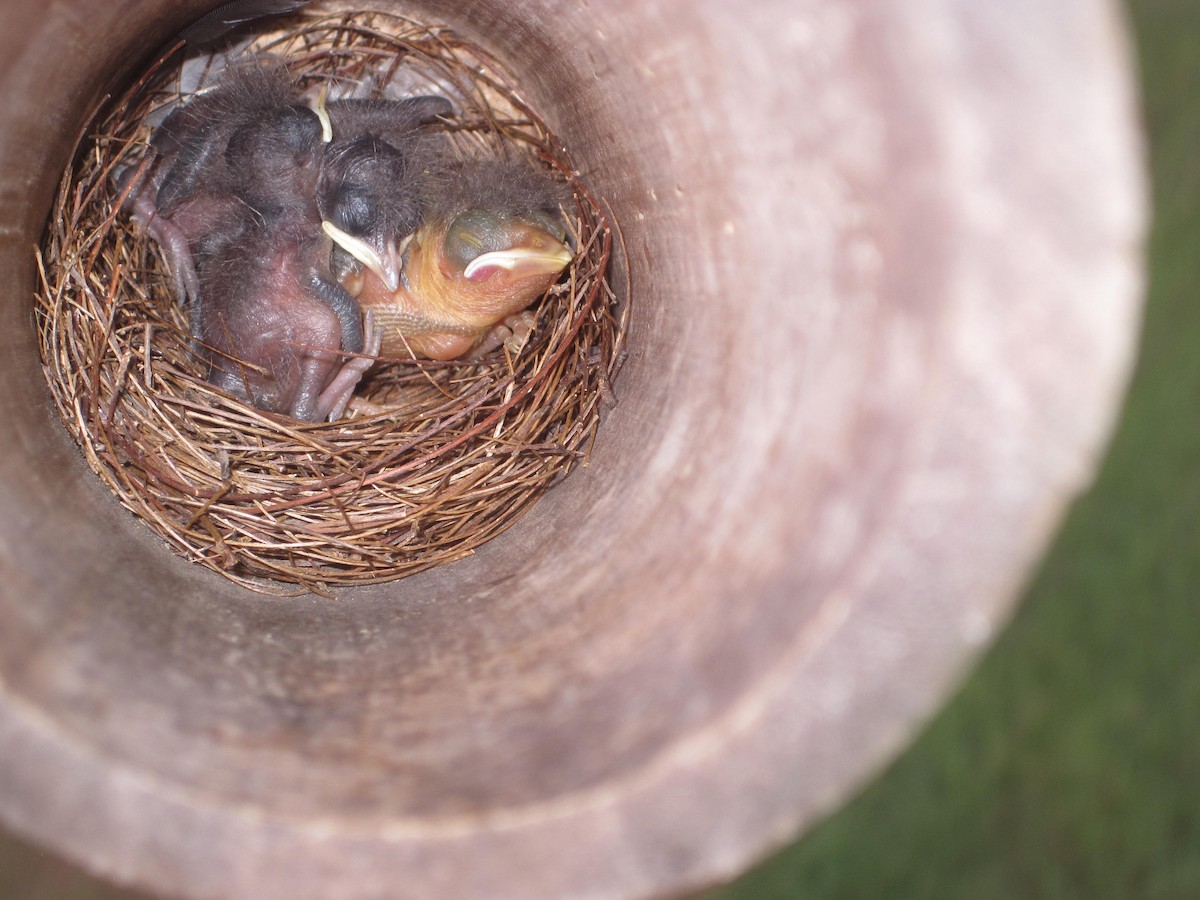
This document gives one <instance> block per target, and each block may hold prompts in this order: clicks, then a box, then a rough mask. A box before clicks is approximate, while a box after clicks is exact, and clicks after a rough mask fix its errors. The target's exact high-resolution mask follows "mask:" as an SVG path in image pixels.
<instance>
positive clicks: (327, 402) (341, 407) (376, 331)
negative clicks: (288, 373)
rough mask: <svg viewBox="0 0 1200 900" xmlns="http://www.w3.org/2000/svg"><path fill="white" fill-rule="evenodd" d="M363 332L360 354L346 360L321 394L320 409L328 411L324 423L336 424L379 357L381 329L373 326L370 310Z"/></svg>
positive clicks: (381, 341) (381, 344)
mask: <svg viewBox="0 0 1200 900" xmlns="http://www.w3.org/2000/svg"><path fill="white" fill-rule="evenodd" d="M363 330H364V331H365V333H366V344H365V345H364V346H363V352H362V354H361V355H360V356H352V357H351V358H350V359H348V360H346V362H345V363H344V364H343V365H342V367H341V369H339V370H338V373H337V375H335V376H334V377H333V381H331V382H330V383H329V386H328V387H326V388H325V390H323V391H322V392H321V399H320V407H321V408H322V409H324V408H328V409H329V412H328V414H327V415H326V421H329V422H336V421H337V420H338V419H340V418H341V417H342V416H343V414H345V412H346V407H347V405H349V403H350V398H351V397H352V396H353V395H354V389H355V388H356V387H358V383H359V382H360V381H362V377H363V376H364V375H365V374H367V370H368V369H370V368H371V366H373V365H375V361H376V360H377V359H378V357H379V352H380V350H381V349H382V347H383V328H382V327H380V326H377V325H376V324H375V318H374V316H373V315H372V314H371V310H367V313H366V316H365V319H364V322H363Z"/></svg>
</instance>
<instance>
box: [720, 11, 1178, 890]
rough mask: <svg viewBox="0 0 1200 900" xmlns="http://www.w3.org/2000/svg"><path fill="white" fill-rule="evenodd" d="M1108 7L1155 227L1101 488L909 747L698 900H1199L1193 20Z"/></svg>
mask: <svg viewBox="0 0 1200 900" xmlns="http://www.w3.org/2000/svg"><path fill="white" fill-rule="evenodd" d="M982 2H988V0H982ZM1127 7H1128V9H1129V10H1130V13H1131V15H1132V22H1133V25H1134V28H1135V31H1136V40H1137V44H1138V53H1139V56H1140V62H1141V66H1142V78H1143V91H1144V104H1145V107H1144V109H1145V116H1146V124H1147V128H1148V131H1149V137H1150V159H1151V170H1152V176H1153V197H1154V205H1155V221H1154V227H1153V232H1152V235H1151V241H1150V276H1151V278H1150V282H1151V283H1150V297H1149V307H1148V310H1147V321H1146V325H1145V331H1144V334H1143V337H1142V348H1141V359H1140V363H1139V366H1138V370H1137V374H1136V377H1135V379H1134V384H1133V387H1132V392H1131V395H1130V398H1129V402H1128V404H1127V405H1126V408H1125V410H1124V413H1123V416H1122V419H1121V423H1120V428H1119V431H1118V433H1117V436H1116V439H1115V442H1114V444H1113V446H1112V448H1111V452H1110V453H1109V454H1108V457H1107V459H1106V461H1105V465H1104V468H1103V470H1102V472H1101V474H1100V477H1099V480H1098V481H1097V483H1096V485H1095V487H1094V489H1093V490H1092V491H1091V493H1090V494H1089V495H1088V496H1087V497H1085V498H1084V499H1083V500H1082V501H1081V502H1080V503H1079V504H1078V505H1077V506H1076V508H1075V509H1074V510H1073V512H1072V514H1071V516H1070V518H1069V520H1068V522H1067V524H1066V527H1065V528H1064V530H1063V532H1062V533H1061V534H1060V536H1059V538H1058V541H1057V543H1056V545H1055V547H1054V548H1053V550H1052V552H1051V554H1050V556H1049V557H1048V558H1047V559H1046V561H1045V563H1044V564H1043V566H1042V568H1041V571H1040V572H1039V573H1038V574H1037V577H1036V579H1035V581H1034V583H1033V584H1032V585H1031V586H1030V589H1029V592H1028V597H1027V598H1026V602H1025V603H1024V605H1023V606H1022V607H1021V609H1020V610H1019V612H1018V613H1017V615H1016V617H1015V619H1014V621H1013V623H1012V625H1011V627H1009V628H1008V630H1007V631H1006V632H1005V633H1004V634H1003V635H1002V636H1001V638H1000V640H999V641H998V642H997V643H996V645H995V646H994V647H993V649H992V650H991V652H990V653H989V654H988V656H987V657H986V659H985V660H984V662H983V664H982V666H981V667H980V668H979V669H978V670H977V671H976V672H975V673H974V675H973V677H972V678H971V679H970V680H969V682H968V683H967V684H966V685H965V686H964V687H963V689H962V690H961V692H960V693H959V695H958V696H957V697H956V698H955V699H954V701H953V702H952V703H951V704H950V706H949V707H947V709H946V710H945V711H944V712H943V713H942V714H941V715H940V716H939V717H938V718H937V719H936V720H935V721H934V722H933V724H932V725H931V726H930V727H929V728H928V729H927V731H926V732H925V733H924V734H923V735H922V736H921V738H920V740H919V741H918V742H917V743H916V744H915V745H914V746H913V747H912V748H911V749H910V750H909V751H908V752H907V753H906V754H905V755H904V756H903V757H901V758H900V760H898V761H897V762H896V764H895V765H893V766H892V767H891V769H889V770H888V771H887V772H885V773H884V774H883V776H882V777H881V778H879V779H878V780H877V781H876V782H875V783H874V784H872V785H870V786H869V787H868V788H867V789H866V790H865V791H864V792H863V793H862V794H861V795H860V796H859V797H858V798H857V799H855V800H854V801H853V802H852V803H850V804H849V805H848V806H847V807H845V808H844V809H842V810H841V811H840V812H838V813H837V814H836V815H834V816H833V817H832V818H830V819H829V820H828V821H826V822H825V823H824V824H822V825H820V826H818V827H817V828H816V829H815V830H813V831H812V832H810V833H809V834H808V836H807V837H806V838H804V839H803V840H802V841H801V842H800V843H798V844H796V845H794V846H792V847H790V848H788V849H786V850H784V851H783V852H781V853H779V854H778V855H777V856H776V857H775V858H773V859H771V860H769V861H768V862H767V863H765V864H764V865H762V866H761V867H760V868H758V869H757V870H755V871H754V872H752V873H750V874H749V875H747V876H745V877H744V878H742V879H741V880H740V881H738V882H737V883H736V884H734V885H733V886H731V887H729V888H726V889H725V890H722V891H717V892H714V893H713V894H712V895H711V897H710V898H709V900H749V898H754V900H775V898H789V900H792V898H969V900H1014V898H1039V900H1040V898H1064V900H1075V898H1078V900H1107V898H1112V900H1142V898H1146V900H1149V898H1162V900H1166V898H1170V900H1191V898H1200V27H1198V26H1200V2H1198V0H1130V2H1129V3H1128V4H1127Z"/></svg>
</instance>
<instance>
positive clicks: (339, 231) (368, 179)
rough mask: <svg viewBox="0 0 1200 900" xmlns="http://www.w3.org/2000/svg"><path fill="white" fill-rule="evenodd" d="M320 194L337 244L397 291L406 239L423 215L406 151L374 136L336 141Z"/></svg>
mask: <svg viewBox="0 0 1200 900" xmlns="http://www.w3.org/2000/svg"><path fill="white" fill-rule="evenodd" d="M317 198H318V206H319V207H320V210H321V217H322V223H321V226H322V228H323V229H324V231H325V233H326V234H327V235H329V237H330V238H331V239H332V240H333V242H334V244H335V245H336V246H337V247H339V248H341V250H343V251H345V252H346V253H347V254H349V255H350V256H351V257H353V258H354V259H355V260H357V261H358V262H359V263H361V264H362V265H363V266H365V267H366V268H367V269H368V270H370V271H371V272H372V273H374V275H375V276H376V277H377V278H378V279H379V280H380V281H382V282H383V284H384V285H385V286H386V287H387V288H388V290H392V291H394V290H396V288H397V286H398V285H399V283H400V265H401V262H400V260H401V254H402V253H403V242H404V241H405V240H406V239H407V238H408V236H409V235H410V234H411V233H412V231H413V229H414V228H415V227H416V225H417V222H418V221H419V219H420V216H421V202H420V192H419V191H418V190H417V187H416V185H415V184H414V183H413V178H412V174H411V167H410V165H409V161H408V159H407V157H406V155H405V154H404V153H402V152H401V151H400V150H397V149H396V148H395V147H393V146H392V145H391V144H388V143H387V142H386V141H383V140H382V139H380V138H378V137H376V136H375V135H372V134H364V135H359V136H358V137H356V138H354V139H352V140H347V141H340V142H335V143H332V144H330V145H329V149H328V150H327V152H326V154H325V162H324V165H323V167H322V172H321V183H320V187H319V189H318V192H317ZM339 268H341V269H342V271H343V274H345V268H346V267H344V266H343V267H339Z"/></svg>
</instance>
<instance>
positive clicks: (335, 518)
mask: <svg viewBox="0 0 1200 900" xmlns="http://www.w3.org/2000/svg"><path fill="white" fill-rule="evenodd" d="M289 25H290V27H289V28H287V29H286V30H276V31H272V32H270V33H264V34H261V35H259V36H257V37H255V38H253V39H251V40H249V41H248V42H244V44H243V51H242V52H252V53H259V52H269V53H272V54H275V55H277V56H281V57H283V58H284V59H286V60H287V62H288V65H289V68H290V70H291V71H292V73H293V74H294V75H295V76H297V77H298V78H299V79H300V81H301V84H302V85H308V84H319V83H321V82H324V81H326V80H330V79H332V80H334V81H335V82H354V83H358V84H363V83H366V84H368V85H371V86H372V89H373V90H374V91H375V92H376V93H377V94H383V93H384V92H387V91H389V90H391V92H392V93H393V94H395V93H397V91H398V90H400V88H398V87H395V86H396V85H403V86H404V88H405V89H406V92H407V93H441V94H443V95H445V96H448V97H449V98H450V99H451V100H452V101H453V102H454V104H455V106H456V107H457V108H458V110H460V114H459V116H458V117H457V118H456V119H455V120H454V121H452V122H450V123H448V124H447V126H446V127H447V130H448V131H449V132H450V138H451V140H452V141H453V142H454V145H455V148H456V150H457V151H458V152H460V153H462V154H463V155H480V154H491V155H509V156H512V155H514V154H519V155H524V156H525V157H527V158H529V159H530V160H531V161H533V162H535V163H536V164H538V165H542V166H547V167H549V168H551V169H552V170H554V171H555V172H556V173H557V175H556V177H560V178H561V179H563V180H565V181H566V182H567V183H568V184H569V185H570V186H571V187H572V189H573V193H574V198H575V199H574V204H573V208H572V209H569V210H567V211H566V212H567V219H568V222H569V226H570V230H571V231H572V233H573V242H574V246H575V249H576V259H575V262H574V263H572V264H571V266H570V267H569V268H568V270H567V272H566V273H565V275H564V278H563V279H562V280H561V281H560V282H559V283H558V284H557V285H556V286H555V287H553V288H551V290H550V291H549V292H548V293H547V294H546V295H545V296H544V297H543V298H542V299H541V300H540V301H539V302H538V303H536V304H535V305H534V307H533V308H532V309H533V312H534V313H535V314H536V318H537V327H536V330H535V331H534V333H533V335H532V336H531V338H530V339H529V341H528V343H527V344H526V345H525V346H524V347H523V348H521V349H520V351H519V352H518V353H515V354H514V353H513V352H512V351H511V350H510V349H508V348H503V347H502V348H500V350H498V351H497V352H495V353H493V354H491V355H489V356H488V357H486V358H484V359H483V360H482V361H471V362H454V363H438V362H430V361H416V362H413V361H408V362H400V361H395V362H391V363H386V364H382V365H379V366H376V367H375V369H374V370H373V371H372V374H371V375H370V376H368V380H367V382H366V383H364V384H363V385H360V388H359V392H358V396H359V397H360V398H361V399H360V400H358V401H356V408H355V411H354V413H353V414H352V415H351V416H350V417H349V418H346V419H343V420H340V421H338V422H334V423H328V424H306V423H301V422H297V421H295V420H292V419H289V418H287V417H284V416H279V415H275V414H268V413H264V412H261V411H259V410H256V409H253V408H250V407H248V406H246V405H245V404H243V403H241V402H239V401H237V400H235V399H233V398H231V397H228V396H226V395H224V394H222V393H221V392H219V391H217V390H216V389H215V388H213V387H212V386H211V385H209V384H208V383H207V382H206V381H205V380H204V371H205V370H204V365H203V362H202V361H201V360H199V359H198V358H197V357H196V355H195V354H194V352H193V351H192V349H191V347H190V344H189V335H188V326H187V317H186V313H185V312H184V311H183V310H181V309H180V308H179V307H178V306H177V305H176V303H175V301H174V297H173V294H172V291H171V288H170V279H169V277H168V270H167V266H166V262H165V259H164V258H163V256H162V254H161V252H160V251H159V248H158V247H157V245H155V244H154V242H153V241H151V240H149V239H148V238H147V237H146V236H145V235H144V234H143V233H141V230H140V229H139V227H138V226H136V225H135V224H134V223H132V222H131V221H130V218H129V216H128V215H127V214H126V213H125V212H123V211H122V210H121V209H120V204H121V199H122V198H121V197H120V196H119V192H118V189H117V187H116V181H115V179H114V174H115V173H116V172H118V171H120V170H121V169H123V168H125V167H127V166H130V165H136V164H137V163H138V161H139V160H140V159H141V158H143V155H144V154H145V152H146V147H147V141H148V138H149V135H150V129H151V126H150V124H149V123H150V122H152V121H155V120H156V117H158V118H161V115H162V113H163V111H164V110H165V109H166V108H169V107H170V106H171V105H173V104H176V103H178V102H179V101H180V99H181V96H183V95H182V94H181V83H182V80H183V79H182V76H181V72H180V69H179V67H178V56H179V54H178V53H175V54H174V55H172V54H171V53H170V52H168V53H167V54H164V56H163V57H162V58H160V60H159V61H158V62H157V63H156V64H155V65H153V66H151V68H150V69H149V70H148V71H147V72H146V74H145V75H144V76H143V77H142V78H141V79H140V80H139V82H138V83H136V84H135V85H134V86H133V87H132V88H131V89H130V90H129V91H128V92H127V94H126V95H125V96H122V97H119V98H116V99H115V101H114V102H112V103H110V104H109V105H108V106H106V107H104V108H102V109H100V110H99V111H98V113H97V115H96V117H95V119H94V122H95V123H96V124H95V127H93V128H91V129H90V131H89V133H88V134H87V135H86V136H85V137H84V139H83V140H82V141H81V144H80V150H79V152H78V153H77V155H76V160H75V163H74V165H73V166H72V168H71V170H70V171H68V172H67V173H66V175H65V176H64V179H63V182H62V187H61V189H60V192H59V195H58V200H57V207H56V211H55V213H54V215H53V217H52V221H51V223H50V226H49V229H48V232H47V236H46V239H45V241H44V243H43V246H42V247H41V249H40V252H39V265H40V272H41V284H40V288H39V292H38V296H37V320H38V328H39V333H40V341H41V352H42V359H43V364H44V368H45V373H46V377H47V380H48V381H49V384H50V388H51V391H52V393H53V395H54V399H55V401H56V403H57V405H58V408H59V411H60V412H61V414H62V417H63V419H64V421H65V422H66V424H67V427H68V429H69V430H70V431H71V433H72V434H73V435H74V437H75V438H76V440H77V441H78V443H79V445H80V447H81V448H82V450H83V453H84V456H85V457H86V459H87V461H88V463H89V464H90V466H91V468H92V469H93V470H94V471H95V472H96V473H97V474H98V475H99V476H100V478H101V479H103V481H104V482H105V483H106V484H107V485H108V486H109V487H110V488H111V489H112V491H113V492H114V493H115V494H116V496H117V497H118V498H119V500H120V501H121V503H123V504H124V505H125V506H126V507H127V508H128V509H130V510H131V511H133V512H134V513H135V514H136V515H138V516H140V517H141V518H142V519H143V520H144V521H145V522H146V523H148V524H149V525H150V526H151V527H152V528H153V529H154V530H155V531H156V532H157V533H158V534H159V535H161V536H162V538H163V539H164V540H165V541H166V542H167V543H168V544H169V545H170V546H171V547H173V548H174V549H175V550H176V551H177V552H179V553H180V554H182V555H183V556H185V557H187V558H188V559H191V560H194V561H196V562H198V563H200V564H202V565H205V566H208V567H210V568H212V569H214V570H216V571H218V572H220V573H222V574H224V575H225V576H227V577H229V578H231V579H233V580H235V581H238V582H240V583H242V584H245V585H247V586H249V587H252V588H254V589H257V590H262V591H268V592H273V593H288V592H291V591H295V590H296V588H290V589H289V588H286V587H285V586H284V585H282V584H279V582H284V583H289V584H293V585H299V586H300V589H302V590H308V591H313V592H317V593H328V592H329V590H330V588H331V587H332V586H334V585H348V584H364V583H372V582H379V581H385V580H389V579H394V578H398V577H401V576H405V575H409V574H412V573H414V572H418V571H421V570H423V569H427V568H430V567H432V566H436V565H439V564H442V563H446V562H450V561H452V560H455V559H459V558H461V557H463V556H465V555H468V554H469V553H471V551H472V549H473V548H475V547H477V546H479V545H480V544H482V543H483V542H485V541H487V540H488V539H490V538H492V537H494V536H495V535H497V534H499V533H500V532H502V531H503V530H505V529H506V528H508V527H509V526H510V525H512V524H513V523H514V522H515V521H516V520H517V519H518V518H519V517H520V516H521V515H522V514H523V513H524V512H525V511H526V510H527V509H528V508H529V507H530V505H531V504H532V503H533V502H534V501H535V500H536V499H537V498H538V497H539V496H540V495H541V494H542V493H543V492H544V491H545V490H546V489H547V488H548V487H549V486H551V485H552V484H553V483H555V482H556V481H557V480H558V479H561V478H562V477H563V476H564V475H566V474H567V473H568V472H569V471H570V470H571V469H572V468H573V467H574V466H575V465H577V464H580V463H586V461H587V457H588V453H589V452H590V449H591V446H592V442H593V440H594V437H595V434H596V429H597V426H598V423H599V420H600V416H601V414H602V412H603V411H604V409H605V408H606V406H608V405H609V404H610V403H611V402H612V393H611V388H610V383H611V379H612V378H613V377H614V375H615V372H616V368H617V366H618V362H619V359H620V357H621V347H622V338H623V334H624V322H625V317H626V315H627V307H626V306H624V305H622V304H619V303H618V302H617V300H616V298H615V297H614V295H613V292H612V291H611V289H610V287H609V284H608V282H607V281H606V268H607V265H608V261H609V257H610V254H611V251H612V235H611V230H610V228H609V226H608V224H607V222H606V219H605V217H604V215H603V213H602V211H601V207H600V204H599V203H598V202H597V200H596V199H595V198H594V197H593V195H592V194H591V192H590V191H589V190H588V189H587V187H586V186H585V185H584V184H582V183H581V182H580V180H579V178H578V175H577V174H576V172H575V169H574V167H573V165H572V163H571V161H570V159H568V158H567V156H566V155H565V152H564V150H563V148H562V144H561V142H559V141H558V140H557V139H556V138H555V137H554V135H553V134H551V132H550V131H549V129H548V128H547V127H546V125H545V124H544V123H543V121H542V120H541V118H540V117H539V116H538V115H537V113H536V112H535V111H534V110H532V109H530V108H529V107H528V106H527V105H526V104H525V103H524V102H523V101H522V100H521V98H520V96H519V95H518V93H517V90H516V87H515V85H514V83H513V80H512V78H511V76H509V75H508V74H507V73H506V72H505V70H504V69H503V68H502V67H501V66H500V65H499V64H498V63H497V62H496V61H495V60H494V59H492V58H490V57H489V56H488V55H487V54H486V53H485V52H484V51H482V50H481V49H480V48H478V47H475V46H472V45H470V44H468V43H467V42H465V41H463V40H461V39H459V38H458V37H456V36H455V35H454V34H453V33H452V32H451V31H449V30H448V29H445V28H431V27H427V26H425V25H421V24H419V23H416V22H413V21H411V20H408V19H405V18H403V17H399V16H396V15H392V14H389V13H384V12H377V11H367V12H356V13H338V14H335V15H328V14H326V15H320V14H310V15H307V16H302V17H299V18H297V19H295V20H292V21H291V22H290V23H289ZM175 49H176V50H178V48H175ZM172 59H174V61H175V62H174V69H172V68H171V66H172V64H173V63H172V62H171V60H172ZM385 362H386V361H385Z"/></svg>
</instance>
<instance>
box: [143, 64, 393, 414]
mask: <svg viewBox="0 0 1200 900" xmlns="http://www.w3.org/2000/svg"><path fill="white" fill-rule="evenodd" d="M301 100H302V97H301V95H300V93H299V91H298V90H297V89H296V88H295V87H294V85H293V84H292V81H291V79H290V78H289V76H288V75H287V72H286V69H284V67H283V66H282V64H280V63H278V62H277V61H274V60H271V59H269V58H268V59H264V58H259V59H255V60H252V61H250V62H249V63H245V64H241V65H238V66H235V67H233V68H231V69H230V70H229V71H227V72H226V73H225V74H224V76H223V77H222V80H221V82H220V83H219V84H218V85H217V86H216V87H215V88H213V89H211V90H209V91H207V92H204V93H201V94H198V95H197V96H196V97H194V98H193V99H192V100H190V101H189V102H188V103H186V104H183V105H181V106H180V107H179V108H177V109H176V110H174V111H173V112H172V113H171V115H170V116H168V118H167V119H166V120H165V121H164V122H163V124H162V125H161V126H160V127H159V129H158V130H157V131H156V132H155V134H154V136H153V138H152V147H153V151H154V153H155V157H154V160H153V162H152V168H151V170H150V178H149V179H148V180H147V182H146V183H144V184H143V185H140V186H139V187H138V188H137V189H136V191H135V192H134V193H133V195H132V206H133V209H134V211H135V214H136V215H137V216H138V218H139V219H141V220H142V221H143V223H144V224H145V225H146V227H147V230H148V231H149V232H150V234H151V236H152V237H154V238H155V240H157V241H159V243H160V244H162V245H163V247H164V249H165V250H166V252H167V254H168V257H169V260H170V265H171V269H172V274H173V276H174V278H175V281H176V290H177V293H178V295H179V298H180V300H181V301H186V302H189V304H190V310H189V311H190V316H191V330H192V335H193V337H194V338H195V339H196V341H197V344H198V346H199V348H200V350H201V352H203V353H204V355H205V357H206V359H207V361H208V363H209V373H208V379H209V381H211V382H212V383H214V384H216V385H217V386H219V387H221V388H223V389H225V390H227V391H229V392H230V393H232V394H234V395H235V396H239V397H241V398H243V399H245V400H247V401H249V402H251V403H253V404H254V405H255V406H258V407H260V408H262V409H265V410H269V411H274V412H283V413H287V414H289V415H291V416H293V417H295V418H298V419H302V420H307V421H319V420H321V419H324V418H327V417H331V416H332V417H337V416H338V415H340V414H341V411H342V409H343V408H344V406H345V402H346V400H347V399H348V398H349V395H350V393H351V391H352V390H353V388H354V385H355V384H356V383H357V381H358V379H359V378H360V377H361V375H362V372H363V371H365V369H366V368H367V366H368V365H369V364H370V360H365V359H363V358H362V357H357V356H353V355H354V354H358V353H359V352H360V351H362V350H363V331H362V315H361V310H360V309H359V308H358V305H357V304H356V303H355V302H354V299H353V298H352V297H350V296H349V294H347V292H346V290H345V289H344V288H343V287H342V286H341V285H340V284H338V282H337V280H336V279H335V278H334V277H333V275H332V271H331V269H330V254H331V252H332V248H333V244H332V242H331V241H330V240H329V239H328V238H327V237H326V236H325V235H324V234H323V233H322V231H321V214H320V210H319V207H318V203H317V188H318V183H319V181H320V178H321V173H322V171H323V166H324V161H325V141H324V139H323V133H322V132H323V128H322V122H321V119H320V117H319V116H318V115H317V113H316V112H314V111H313V110H311V109H309V108H308V106H307V105H305V104H304V103H302V102H301ZM368 349H371V348H368ZM347 355H350V356H351V358H350V359H349V360H348V361H346V362H344V363H343V359H345V357H346V356H347Z"/></svg>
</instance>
